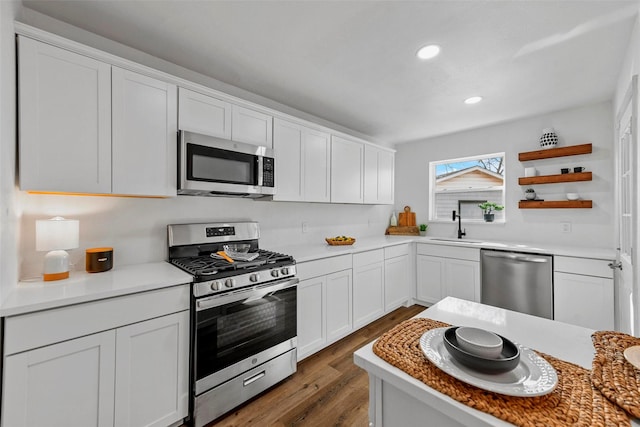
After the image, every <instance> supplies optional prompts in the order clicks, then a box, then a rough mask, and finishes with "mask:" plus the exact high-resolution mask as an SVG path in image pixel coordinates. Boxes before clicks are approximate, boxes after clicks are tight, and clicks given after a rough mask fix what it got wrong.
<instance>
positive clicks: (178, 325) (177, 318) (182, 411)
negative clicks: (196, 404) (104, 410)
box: [115, 311, 189, 427]
mask: <svg viewBox="0 0 640 427" xmlns="http://www.w3.org/2000/svg"><path fill="white" fill-rule="evenodd" d="M116 367H117V370H116V385H115V390H116V393H115V396H116V401H115V425H117V426H131V427H134V426H158V427H161V426H167V425H170V424H172V423H175V422H177V421H180V420H182V419H183V418H184V417H186V416H187V414H188V404H189V312H188V311H182V312H179V313H175V314H171V315H168V316H163V317H158V318H155V319H151V320H147V321H144V322H140V323H134V324H133V325H130V326H126V327H123V328H119V329H117V330H116Z"/></svg>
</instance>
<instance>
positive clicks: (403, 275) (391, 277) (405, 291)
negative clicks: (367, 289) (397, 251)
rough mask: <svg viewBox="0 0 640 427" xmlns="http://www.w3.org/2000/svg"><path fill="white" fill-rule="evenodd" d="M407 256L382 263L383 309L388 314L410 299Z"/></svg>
mask: <svg viewBox="0 0 640 427" xmlns="http://www.w3.org/2000/svg"><path fill="white" fill-rule="evenodd" d="M409 265H410V264H409V255H402V256H399V257H396V258H391V259H388V260H385V262H384V309H385V312H389V311H391V310H394V309H396V308H398V307H400V306H401V305H402V304H403V303H404V302H405V301H407V300H408V299H409V297H410V291H409Z"/></svg>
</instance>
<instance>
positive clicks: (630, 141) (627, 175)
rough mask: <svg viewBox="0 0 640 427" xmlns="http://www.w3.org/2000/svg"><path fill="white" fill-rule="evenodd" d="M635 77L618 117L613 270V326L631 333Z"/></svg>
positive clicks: (634, 328)
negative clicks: (614, 287) (614, 314)
mask: <svg viewBox="0 0 640 427" xmlns="http://www.w3.org/2000/svg"><path fill="white" fill-rule="evenodd" d="M637 91H638V83H637V76H634V77H633V79H632V83H631V86H630V87H629V90H628V91H627V95H626V96H625V99H624V101H623V103H622V106H621V108H620V111H619V112H618V116H617V119H618V120H617V131H618V136H617V144H616V156H617V162H616V166H617V168H616V175H617V179H616V185H617V191H616V195H617V197H616V212H617V215H616V223H617V224H616V227H617V230H618V233H617V247H618V255H617V260H616V263H617V265H618V266H619V268H618V269H616V273H615V283H616V291H617V292H616V294H617V295H616V307H617V309H618V315H617V316H616V321H617V322H616V323H617V325H616V329H618V330H620V331H622V332H625V333H629V334H634V333H638V331H640V319H639V318H637V317H636V316H634V313H637V309H638V302H639V298H638V292H639V290H640V289H639V288H638V284H637V283H635V284H634V277H637V275H636V272H635V270H636V268H637V267H636V263H635V260H636V258H635V257H637V254H634V247H636V246H637V242H638V234H637V233H638V230H637V229H636V225H637V213H636V212H637V202H638V200H637V196H636V191H637V187H636V174H637V170H638V165H637V155H638V153H637V129H636V125H635V123H636V121H637V120H638V114H637Z"/></svg>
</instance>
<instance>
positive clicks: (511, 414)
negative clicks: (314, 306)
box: [373, 318, 631, 427]
mask: <svg viewBox="0 0 640 427" xmlns="http://www.w3.org/2000/svg"><path fill="white" fill-rule="evenodd" d="M447 326H450V325H448V324H446V323H442V322H439V321H436V320H432V319H426V318H419V319H409V320H405V321H404V322H402V323H400V324H399V325H397V326H395V327H394V328H393V329H391V330H389V331H388V332H386V333H384V334H383V335H382V336H381V337H380V338H378V340H377V341H376V342H375V343H374V346H373V352H374V353H375V354H376V355H378V357H380V358H382V359H383V360H385V361H386V362H388V363H390V364H391V365H393V366H395V367H397V368H399V369H401V370H403V371H404V372H406V373H407V374H409V375H411V376H412V377H414V378H416V379H418V380H420V381H422V382H423V383H425V384H427V385H428V386H429V387H431V388H433V389H435V390H437V391H439V392H441V393H444V394H446V395H448V396H450V397H451V398H453V399H455V400H457V401H458V402H461V403H464V404H465V405H467V406H469V407H471V408H475V409H478V410H480V411H483V412H486V413H488V414H491V415H493V416H495V417H497V418H500V419H502V420H504V421H507V422H510V423H512V424H515V425H518V426H532V427H533V426H535V427H541V426H545V427H566V426H629V425H630V424H631V423H630V421H629V417H628V416H627V414H626V413H625V412H624V411H623V410H622V409H620V408H619V407H618V406H616V405H614V404H613V403H611V402H609V401H608V400H607V399H606V398H605V397H604V396H602V395H601V394H600V392H599V391H598V390H597V389H595V388H594V387H593V385H592V384H591V377H590V375H589V371H588V370H586V369H584V368H582V367H580V366H577V365H574V364H572V363H569V362H565V361H563V360H560V359H556V358H554V357H552V356H549V355H546V354H542V353H538V354H540V356H542V357H544V358H545V359H546V360H547V361H548V362H549V363H550V364H551V365H552V366H553V367H554V368H555V370H556V372H557V373H558V386H557V387H556V389H555V390H554V391H553V392H551V393H549V394H547V395H545V396H537V397H512V396H505V395H502V394H498V393H492V392H489V391H486V390H482V389H479V388H477V387H474V386H472V385H469V384H467V383H465V382H463V381H459V380H457V379H455V378H453V377H451V376H450V375H448V374H446V373H445V372H444V371H442V370H440V369H439V368H438V367H437V366H435V365H434V364H432V363H431V362H430V361H429V360H428V359H427V358H426V356H425V355H424V354H423V353H422V350H421V349H420V337H421V336H422V334H424V332H426V331H427V330H429V329H433V328H442V327H447Z"/></svg>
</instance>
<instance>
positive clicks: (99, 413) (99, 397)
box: [2, 331, 115, 427]
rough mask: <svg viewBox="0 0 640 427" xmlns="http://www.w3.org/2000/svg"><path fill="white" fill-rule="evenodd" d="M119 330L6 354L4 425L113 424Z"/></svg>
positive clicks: (3, 404) (5, 426)
mask: <svg viewBox="0 0 640 427" xmlns="http://www.w3.org/2000/svg"><path fill="white" fill-rule="evenodd" d="M114 355H115V333H114V332H113V331H107V332H102V333H99V334H94V335H88V336H86V337H82V338H77V339H73V340H70V341H64V342H61V343H59V344H54V345H50V346H47V347H42V348H39V349H35V350H30V351H26V352H23V353H18V354H15V355H12V356H8V357H7V358H6V359H5V366H4V390H3V395H2V406H3V407H2V425H3V426H4V427H18V426H78V427H89V426H100V427H102V426H104V427H107V426H111V427H112V426H113V425H114V418H113V410H114V368H115V357H114Z"/></svg>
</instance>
